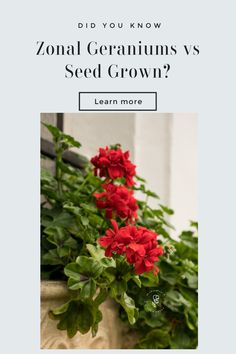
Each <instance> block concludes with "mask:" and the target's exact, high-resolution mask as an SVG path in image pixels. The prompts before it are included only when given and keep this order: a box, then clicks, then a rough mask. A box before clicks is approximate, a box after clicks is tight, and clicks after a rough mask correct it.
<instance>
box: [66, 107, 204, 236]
mask: <svg viewBox="0 0 236 354" xmlns="http://www.w3.org/2000/svg"><path fill="white" fill-rule="evenodd" d="M64 117H65V119H64V130H65V132H66V133H68V134H70V135H72V136H74V137H75V138H76V139H78V140H79V141H80V142H81V143H82V148H81V149H80V153H82V154H84V155H86V156H87V157H89V158H91V157H92V156H94V155H95V154H96V153H97V150H98V148H99V147H100V146H106V145H110V144H114V143H120V144H121V145H122V148H123V149H124V150H130V154H131V159H132V161H133V162H134V163H135V164H136V165H137V174H139V175H140V176H141V177H144V178H145V179H146V180H147V182H148V188H149V189H151V190H153V191H154V192H156V193H157V194H158V195H159V196H160V197H161V203H163V204H166V205H168V206H169V207H171V208H173V209H174V210H175V215H174V216H173V217H171V220H170V221H171V222H172V223H173V224H174V225H175V227H176V232H174V233H172V235H173V237H175V236H176V235H177V234H178V233H179V232H180V231H181V230H182V229H184V228H186V227H188V221H189V220H197V199H198V198H197V115H196V114H193V113H178V114H170V113H141V112H139V113H138V114H134V113H130V114H129V113H125V114H123V113H122V114H121V113H115V114H112V113H105V114H104V113H86V114H80V113H68V114H65V116H64ZM149 203H150V205H151V206H153V207H155V205H157V203H158V201H156V200H155V199H152V198H151V199H150V201H149Z"/></svg>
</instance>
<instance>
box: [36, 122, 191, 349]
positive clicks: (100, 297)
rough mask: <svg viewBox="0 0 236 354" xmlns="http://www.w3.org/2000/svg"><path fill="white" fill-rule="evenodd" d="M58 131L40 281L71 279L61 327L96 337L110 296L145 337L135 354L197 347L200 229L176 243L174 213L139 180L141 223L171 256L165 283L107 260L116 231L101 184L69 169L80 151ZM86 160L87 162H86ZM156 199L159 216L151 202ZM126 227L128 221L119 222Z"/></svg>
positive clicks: (46, 197)
mask: <svg viewBox="0 0 236 354" xmlns="http://www.w3.org/2000/svg"><path fill="white" fill-rule="evenodd" d="M45 126H46V127H47V128H48V130H49V131H50V132H51V134H52V136H53V140H54V144H55V151H56V161H55V164H56V173H55V176H54V175H52V174H51V173H50V172H49V171H46V170H44V169H42V171H41V194H42V204H41V277H42V280H48V279H50V280H58V279H60V280H67V285H68V290H69V292H70V300H69V301H68V302H67V303H66V304H64V305H62V306H60V307H59V308H57V309H53V310H52V311H50V317H51V318H52V319H54V320H57V321H58V328H59V329H61V330H66V331H67V333H68V336H69V337H73V336H74V335H75V334H76V333H77V331H79V332H80V333H82V334H84V333H87V332H88V331H89V330H91V331H92V334H93V336H94V335H96V333H97V330H98V325H99V322H100V321H101V320H102V313H101V311H100V310H99V306H100V304H101V303H102V302H104V301H105V299H106V298H107V297H111V298H113V299H114V301H116V302H117V303H118V304H119V308H120V310H119V311H120V317H121V319H122V320H124V321H125V322H126V323H127V325H128V326H130V328H132V329H133V331H135V332H136V333H137V334H138V337H139V341H138V342H137V343H136V345H135V348H139V349H163V348H171V349H178V348H196V346H197V326H198V320H197V309H198V293H197V288H198V238H197V235H196V233H197V223H196V222H192V223H191V225H190V230H187V231H183V232H182V234H181V235H180V236H179V240H178V241H176V240H173V239H172V238H171V237H170V235H169V230H170V229H173V226H172V225H170V223H169V221H168V217H169V215H172V214H173V210H171V209H170V208H168V207H166V206H164V205H162V204H159V197H158V196H157V195H156V194H155V193H153V192H152V191H150V190H148V189H147V188H146V185H145V183H146V181H145V180H144V179H142V178H141V177H138V176H136V182H137V183H136V185H135V187H134V189H135V190H139V191H141V192H142V193H143V194H144V196H145V198H144V199H145V201H142V200H140V201H138V206H139V211H138V220H137V224H138V225H141V226H144V227H147V228H150V229H152V230H154V231H155V232H156V233H158V234H159V235H160V236H159V240H160V243H161V245H162V247H163V248H164V251H165V252H164V255H163V256H162V257H161V261H160V262H159V263H158V267H159V269H160V272H159V274H158V276H156V275H154V274H153V273H144V274H142V275H140V276H138V275H136V274H135V273H134V269H133V266H132V265H130V264H128V263H127V262H126V261H125V259H124V258H123V256H121V255H115V256H114V257H113V258H110V257H105V255H104V250H103V249H102V248H101V247H100V246H99V245H98V243H97V239H98V237H100V236H101V235H104V234H105V231H106V230H107V229H108V228H110V227H111V225H110V222H109V220H108V219H106V217H105V212H104V210H101V209H98V208H97V206H96V204H95V198H94V196H93V194H94V192H95V191H98V192H99V191H101V184H102V181H101V179H100V178H98V177H96V176H94V174H93V172H92V169H91V166H90V164H89V163H88V162H87V163H86V164H85V167H84V170H79V169H76V168H74V167H72V166H70V165H68V164H65V163H64V162H63V159H62V156H63V153H64V152H65V151H66V150H67V149H68V148H70V147H77V148H79V147H80V146H81V144H80V143H79V142H77V141H75V140H74V138H72V137H70V136H68V135H66V134H64V133H62V132H61V131H60V130H59V129H57V128H56V127H53V126H51V125H45ZM84 161H86V159H84ZM149 198H155V199H156V201H157V207H156V208H155V209H152V208H150V207H149V205H148V199H149ZM119 226H124V221H122V220H121V221H119Z"/></svg>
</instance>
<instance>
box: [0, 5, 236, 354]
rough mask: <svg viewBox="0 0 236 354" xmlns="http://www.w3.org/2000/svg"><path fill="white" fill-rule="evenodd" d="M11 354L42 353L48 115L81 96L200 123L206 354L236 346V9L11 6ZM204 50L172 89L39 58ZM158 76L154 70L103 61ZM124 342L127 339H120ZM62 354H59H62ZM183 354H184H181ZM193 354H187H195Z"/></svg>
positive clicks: (7, 180)
mask: <svg viewBox="0 0 236 354" xmlns="http://www.w3.org/2000/svg"><path fill="white" fill-rule="evenodd" d="M1 17H2V18H1V35H2V40H1V86H2V91H1V102H2V106H3V109H2V111H1V139H0V143H1V156H2V158H1V174H0V179H1V180H0V188H1V192H0V196H1V240H2V241H3V242H2V244H1V258H0V259H1V292H0V293H1V332H0V333H1V345H0V346H1V352H2V353H18V352H24V353H37V352H39V351H40V350H39V349H38V348H39V249H40V248H39V202H40V200H39V148H40V147H39V141H40V140H39V139H40V134H39V129H40V125H39V115H40V112H74V111H76V110H77V104H78V101H77V97H78V96H77V95H78V91H157V92H158V102H159V107H158V111H159V112H198V113H199V191H200V192H199V205H200V210H199V215H200V217H199V221H200V250H199V254H200V283H199V293H200V301H199V304H200V311H199V312H200V316H199V325H200V340H199V348H198V350H197V351H198V352H199V353H211V352H219V353H222V352H225V353H227V354H228V353H232V352H234V351H235V349H234V346H235V344H234V336H235V315H233V312H235V290H234V289H235V287H234V282H235V273H234V272H233V269H235V261H234V259H235V257H234V254H235V235H234V234H235V199H236V198H235V197H236V195H235V194H236V193H235V181H236V178H235V177H236V176H235V151H236V139H235V130H236V129H235V128H236V126H235V108H234V107H233V103H234V102H235V87H234V85H233V84H234V81H233V80H235V67H234V65H235V45H234V42H235V40H234V37H233V33H235V18H234V17H235V9H234V3H233V2H232V1H212V0H210V1H202V0H199V1H189V0H188V1H181V0H179V1H169V0H165V1H158V0H155V1H152V0H149V1H137V0H135V1H133V0H129V1H123V0H119V1H116V2H113V1H102V0H100V1H88V0H86V1H78V0H77V1H58V0H57V1H55V0H53V1H42V0H41V1H37V2H35V1H34V2H32V1H26V0H22V1H20V2H19V1H8V2H5V3H4V5H3V4H2V5H1ZM108 19H109V20H110V21H112V22H113V21H122V22H127V21H134V20H138V21H147V22H150V21H151V20H154V21H156V20H158V21H161V22H163V27H162V29H160V30H158V31H157V30H148V31H147V30H146V31H142V30H139V31H134V30H133V31H129V32H125V31H123V32H121V30H120V31H115V30H110V31H104V30H93V31H87V30H80V31H79V30H77V29H76V24H77V23H78V22H81V21H91V22H98V21H99V22H102V21H103V20H104V21H107V20H108ZM78 39H80V40H81V41H90V40H99V41H100V42H108V43H112V42H113V43H122V42H132V41H137V40H142V41H150V42H153V43H158V42H163V43H164V44H165V43H169V44H173V43H174V44H177V45H178V46H182V45H183V44H199V45H200V49H201V54H200V55H199V56H193V57H187V56H186V55H184V54H183V53H182V54H181V53H180V54H179V55H177V56H174V57H172V58H167V59H165V58H164V59H163V58H162V59H158V58H156V57H153V58H149V59H148V62H149V63H150V66H153V65H155V64H158V63H159V60H160V62H163V61H164V60H166V61H167V60H168V61H167V62H168V63H170V64H171V71H170V72H169V79H163V80H155V79H153V80H132V79H131V80H122V79H121V80H112V79H110V80H105V79H101V80H93V81H92V80H83V81H82V80H81V81H80V80H66V79H65V78H64V70H63V67H64V65H65V64H66V63H68V62H69V60H70V61H71V60H73V63H75V64H76V63H78V65H79V64H80V65H85V64H87V65H89V64H91V63H92V62H94V63H96V62H97V61H98V58H97V60H96V58H93V57H91V58H88V57H86V58H85V57H78V58H72V59H70V58H69V60H68V58H63V57H36V55H35V50H36V46H35V42H36V41H37V40H45V41H48V42H50V41H54V42H58V43H63V42H65V43H67V42H70V41H76V40H78ZM118 60H119V62H120V64H122V65H130V66H135V65H136V66H146V64H147V58H140V57H131V58H129V59H127V57H123V58H122V57H121V58H120V59H117V58H113V59H112V58H106V57H104V58H103V59H101V58H99V61H100V62H104V63H106V62H107V61H108V62H109V63H110V62H112V61H114V62H115V63H116V62H118ZM114 330H115V329H114ZM50 352H54V351H53V350H52V351H50ZM181 352H182V351H181V350H180V351H178V353H181ZM184 352H185V353H186V352H187V351H184Z"/></svg>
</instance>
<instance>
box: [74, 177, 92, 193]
mask: <svg viewBox="0 0 236 354" xmlns="http://www.w3.org/2000/svg"><path fill="white" fill-rule="evenodd" d="M88 179H89V174H88V175H87V176H86V178H85V179H84V181H83V183H82V184H81V185H80V186H79V188H78V189H77V192H78V191H80V190H81V189H82V188H83V187H84V186H85V184H86V183H87V182H88Z"/></svg>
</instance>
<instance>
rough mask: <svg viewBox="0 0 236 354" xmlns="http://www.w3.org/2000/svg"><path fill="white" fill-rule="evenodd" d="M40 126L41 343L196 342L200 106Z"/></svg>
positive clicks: (55, 117)
mask: <svg viewBox="0 0 236 354" xmlns="http://www.w3.org/2000/svg"><path fill="white" fill-rule="evenodd" d="M40 125H41V137H40V138H41V146H40V150H41V158H40V160H41V200H40V202H41V212H40V216H41V232H40V234H41V239H40V259H41V270H40V274H41V280H40V289H41V293H40V299H41V300H40V313H41V318H40V338H41V344H40V346H41V349H76V348H78V349H80V348H81V349H196V348H197V346H198V190H197V188H198V180H197V177H198V166H197V162H198V151H197V150H198V141H197V139H198V136H197V131H198V115H197V113H179V112H178V113H156V112H152V113H149V112H122V113H114V112H106V113H104V112H100V113H97V112H89V113H41V117H40Z"/></svg>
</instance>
